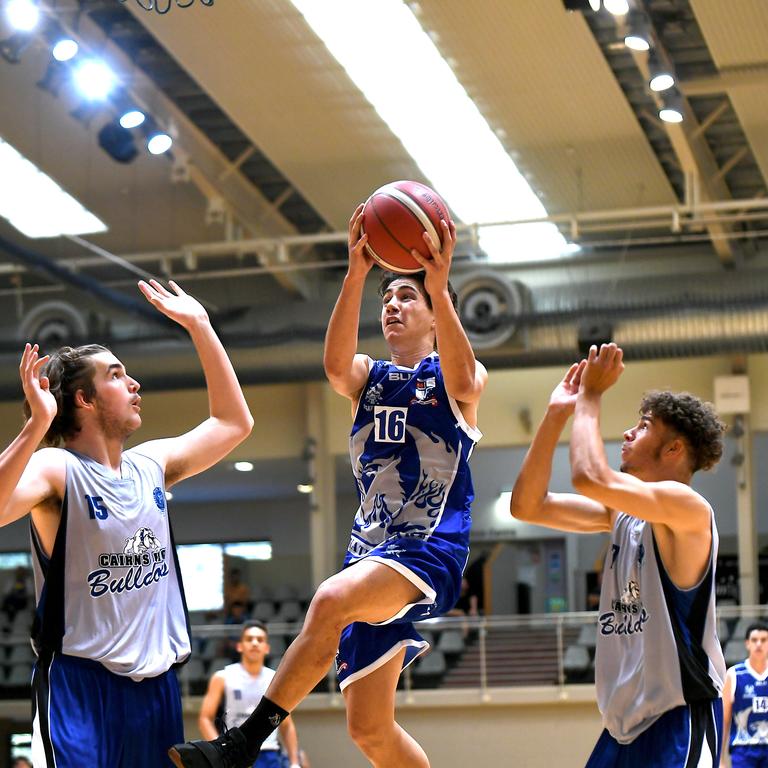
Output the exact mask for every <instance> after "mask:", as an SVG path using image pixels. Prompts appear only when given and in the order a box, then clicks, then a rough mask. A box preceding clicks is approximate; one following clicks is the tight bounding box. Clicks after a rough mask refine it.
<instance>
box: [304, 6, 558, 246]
mask: <svg viewBox="0 0 768 768" xmlns="http://www.w3.org/2000/svg"><path fill="white" fill-rule="evenodd" d="M291 2H293V4H294V6H295V7H296V8H297V9H298V10H299V11H300V13H301V14H302V15H303V16H304V18H305V19H306V20H307V23H308V24H309V25H310V26H311V27H312V29H313V30H314V31H315V33H316V34H317V35H318V36H319V37H320V38H321V39H322V40H323V42H324V43H325V45H326V46H327V47H328V49H329V51H330V52H331V53H332V54H333V56H335V58H336V59H337V60H338V61H339V63H340V64H341V66H342V67H344V69H345V70H346V72H347V74H348V75H349V76H350V78H351V79H352V80H353V81H354V83H355V84H356V85H357V87H358V88H360V90H361V91H362V92H363V94H364V95H365V97H366V98H367V99H368V100H369V101H370V102H371V104H372V105H373V107H374V108H375V109H376V111H377V112H378V113H379V115H380V116H381V117H382V119H383V120H384V121H385V122H386V123H387V125H388V126H389V128H390V129H391V130H392V132H393V133H394V134H395V135H396V136H397V137H398V138H399V139H400V141H401V142H402V144H403V146H404V147H405V149H406V150H407V151H408V152H409V154H410V155H411V156H412V157H413V159H414V160H415V161H416V163H417V164H418V166H419V168H420V169H421V170H422V172H423V173H424V175H425V176H426V177H427V178H428V179H430V182H431V183H432V184H433V185H434V186H435V189H436V190H437V191H438V192H439V193H440V195H441V196H442V197H444V198H445V199H446V200H447V202H448V204H449V205H450V206H451V208H452V209H453V210H454V211H455V213H456V214H457V215H458V216H459V217H460V218H461V219H462V220H464V221H466V222H492V221H509V220H512V219H528V218H538V217H544V216H546V215H547V212H546V210H545V208H544V206H543V205H542V203H541V201H540V200H539V199H538V197H536V195H535V194H534V192H533V190H532V189H531V187H530V185H529V184H528V182H527V181H526V180H525V178H524V177H523V176H522V174H521V173H520V171H519V170H518V169H517V167H516V166H515V163H514V162H513V160H512V158H511V157H510V156H509V154H507V152H506V150H505V149H504V147H503V146H502V144H501V142H500V141H499V139H498V137H497V136H496V134H495V133H494V132H493V131H492V130H491V128H490V127H489V125H488V123H487V122H486V120H485V118H484V117H483V116H482V115H481V114H480V112H479V111H478V109H477V107H476V105H475V103H474V102H473V101H472V100H471V99H470V98H469V96H468V95H467V93H466V91H465V90H464V88H463V87H462V85H461V84H460V83H459V81H458V80H457V79H456V76H455V75H454V73H453V71H452V70H451V68H450V67H449V66H448V64H447V62H446V61H445V59H443V57H442V56H441V55H440V52H439V51H438V50H437V48H436V46H435V44H434V43H433V42H432V40H431V39H430V37H429V35H427V34H426V33H425V32H424V30H423V29H422V27H421V25H420V24H419V22H418V20H417V19H416V17H415V16H414V15H413V13H412V12H411V10H410V9H409V8H408V7H407V6H406V5H405V4H404V3H403V2H402V0H323V2H317V0H291ZM366 30H373V31H374V32H373V33H372V34H366ZM480 244H481V246H482V248H483V249H484V250H485V251H486V253H487V254H488V257H489V259H490V260H492V261H511V260H526V261H527V260H530V259H537V258H542V259H545V258H554V257H557V256H560V255H561V254H562V253H564V252H566V251H567V250H568V246H567V244H566V241H565V238H563V236H562V235H561V234H560V232H559V231H558V230H557V228H556V227H555V226H554V224H527V225H517V226H511V227H509V226H508V227H483V228H481V229H480ZM571 250H572V248H571Z"/></svg>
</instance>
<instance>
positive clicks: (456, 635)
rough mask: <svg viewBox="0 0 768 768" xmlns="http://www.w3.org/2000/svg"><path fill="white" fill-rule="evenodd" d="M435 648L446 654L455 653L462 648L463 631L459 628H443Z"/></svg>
mask: <svg viewBox="0 0 768 768" xmlns="http://www.w3.org/2000/svg"><path fill="white" fill-rule="evenodd" d="M437 649H438V650H439V651H442V652H443V653H444V654H445V655H446V656H451V655H454V656H455V655H457V654H459V653H461V652H462V651H463V650H464V633H463V632H462V631H461V630H460V629H445V630H443V632H442V633H441V634H440V639H439V640H438V641H437Z"/></svg>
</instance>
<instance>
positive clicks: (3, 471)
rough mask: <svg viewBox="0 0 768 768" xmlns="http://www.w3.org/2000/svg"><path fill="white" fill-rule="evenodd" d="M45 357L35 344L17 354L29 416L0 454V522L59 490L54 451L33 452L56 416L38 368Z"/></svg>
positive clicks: (59, 474)
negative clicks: (19, 360)
mask: <svg viewBox="0 0 768 768" xmlns="http://www.w3.org/2000/svg"><path fill="white" fill-rule="evenodd" d="M47 360H48V357H47V356H45V357H41V356H40V353H39V349H38V346H37V344H35V345H34V346H31V345H30V344H27V345H26V346H25V348H24V353H23V355H22V356H21V364H20V365H19V374H20V376H21V383H22V387H23V389H24V396H25V398H26V402H27V404H28V407H29V418H28V419H27V422H26V423H25V424H24V427H23V428H22V430H21V432H20V433H19V435H18V436H17V437H16V439H15V440H14V441H13V442H12V443H11V444H10V445H9V446H8V447H7V448H6V449H5V450H4V451H3V452H2V454H0V526H1V525H7V524H8V523H12V522H13V521H14V520H18V519H19V518H20V517H23V516H24V515H26V514H27V513H28V512H29V511H30V510H31V509H32V508H33V507H35V506H37V505H38V504H40V503H41V502H42V501H44V500H45V499H47V498H49V497H50V496H51V495H53V494H54V493H57V492H58V493H61V492H62V490H63V477H64V471H63V464H62V462H60V461H57V460H56V456H55V452H53V451H47V450H43V451H40V452H38V453H35V451H36V450H37V448H38V446H39V445H40V443H41V441H42V440H43V438H44V437H45V434H46V432H47V431H48V429H49V427H50V426H51V423H52V422H53V420H54V418H55V417H56V412H57V405H56V398H55V397H54V396H53V395H52V394H51V392H50V391H49V388H48V379H47V378H46V377H45V376H41V375H40V369H41V368H42V367H43V365H44V364H45V363H46V362H47Z"/></svg>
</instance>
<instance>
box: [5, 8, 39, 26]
mask: <svg viewBox="0 0 768 768" xmlns="http://www.w3.org/2000/svg"><path fill="white" fill-rule="evenodd" d="M5 16H6V18H7V19H8V23H9V24H10V25H11V26H12V27H13V28H14V29H18V30H19V31H20V32H31V31H32V30H33V29H34V28H35V27H36V26H37V24H38V22H39V21H40V8H38V6H37V3H33V2H32V0H8V4H7V5H6V6H5Z"/></svg>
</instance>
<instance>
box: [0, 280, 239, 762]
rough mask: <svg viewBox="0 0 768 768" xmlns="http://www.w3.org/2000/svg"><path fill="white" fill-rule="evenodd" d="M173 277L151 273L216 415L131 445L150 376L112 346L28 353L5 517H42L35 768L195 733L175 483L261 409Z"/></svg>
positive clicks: (34, 528)
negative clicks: (144, 377)
mask: <svg viewBox="0 0 768 768" xmlns="http://www.w3.org/2000/svg"><path fill="white" fill-rule="evenodd" d="M170 286H171V290H167V289H166V288H164V287H163V286H162V285H160V284H159V283H157V282H155V281H150V283H149V284H148V283H145V282H143V281H142V282H140V283H139V288H140V289H141V291H142V293H143V294H144V296H145V297H146V298H147V300H148V301H149V302H150V303H151V304H153V305H154V306H155V307H156V308H157V309H158V310H159V311H160V312H162V313H163V314H165V315H166V316H167V317H169V318H170V319H171V320H174V321H175V322H177V323H178V324H179V325H181V326H182V327H183V328H185V329H186V330H187V331H188V332H189V334H190V336H191V338H192V341H193V343H194V345H195V348H196V349H197V352H198V354H199V356H200V360H201V363H202V366H203V371H204V373H205V377H206V382H207V384H208V401H209V407H210V415H209V417H208V418H207V419H206V420H205V421H204V422H203V423H202V424H200V425H199V426H197V427H195V428H194V429H193V430H191V431H190V432H187V433H186V434H184V435H181V436H179V437H174V438H167V439H163V440H153V441H151V442H147V443H143V444H141V445H139V446H137V447H135V448H132V449H131V450H129V451H124V450H123V446H124V443H125V441H126V440H127V439H128V437H129V436H130V435H131V434H132V433H133V432H135V431H136V430H137V429H138V428H139V426H140V425H141V415H140V414H141V397H140V396H139V383H138V382H137V381H136V380H135V379H133V378H131V377H130V376H129V375H128V374H127V372H126V370H125V368H124V367H123V365H122V363H121V362H120V361H119V360H118V359H117V358H116V357H115V356H114V355H113V354H112V353H111V352H110V351H109V350H108V349H106V348H105V347H102V346H99V345H88V346H84V347H78V348H74V349H73V348H71V347H64V348H62V349H60V350H58V351H57V352H55V353H53V354H52V355H51V356H50V357H48V356H43V357H41V356H40V353H39V350H38V347H37V345H34V346H31V345H30V344H27V345H26V347H25V350H24V354H23V356H22V359H21V366H20V373H21V380H22V385H23V389H24V395H25V397H26V401H25V412H26V415H27V422H26V424H25V425H24V428H23V429H22V431H21V433H20V434H19V436H18V437H17V438H16V439H15V440H14V441H13V442H12V443H11V445H10V446H9V447H8V448H6V450H5V451H3V453H2V455H0V524H2V525H5V524H7V523H10V522H12V521H14V520H17V519H19V518H21V517H23V516H24V515H26V514H30V518H31V520H30V531H31V538H32V551H33V561H34V571H35V589H36V594H37V610H36V617H35V622H34V627H33V644H34V646H35V650H36V652H37V655H38V660H37V663H36V665H35V669H34V674H33V679H32V693H33V713H34V723H33V744H32V747H33V761H34V766H35V768H54V766H55V768H83V766H98V768H135V766H138V765H141V766H142V768H165V766H168V765H169V764H170V763H169V760H168V757H167V754H166V750H167V747H168V743H169V742H170V741H172V740H174V739H177V738H179V737H180V736H181V735H182V733H183V720H182V715H181V699H180V695H179V687H178V683H177V680H176V675H175V671H174V670H173V667H174V665H177V664H180V663H183V662H184V661H186V659H187V658H188V656H189V653H190V639H189V626H188V621H187V615H186V606H185V603H184V592H183V588H182V584H181V577H180V572H179V565H178V560H177V558H176V552H175V548H174V543H173V534H172V532H171V526H170V522H169V516H168V509H167V505H166V494H165V492H166V488H169V487H170V486H172V485H173V484H174V483H177V482H178V481H180V480H183V479H184V478H185V477H189V476H191V475H194V474H197V473H198V472H202V471H203V470H204V469H207V468H208V467H210V466H211V465H213V464H215V463H216V462H217V461H219V460H220V459H221V458H223V457H224V456H226V455H227V454H228V453H229V452H230V451H231V450H232V449H233V448H234V447H235V446H236V445H237V444H238V443H240V442H241V441H242V440H244V439H245V438H246V437H247V436H248V434H249V433H250V431H251V428H252V425H253V419H252V418H251V414H250V412H249V410H248V406H247V404H246V402H245V398H244V397H243V393H242V391H241V389H240V385H239V384H238V381H237V378H236V376H235V372H234V370H233V368H232V365H231V363H230V361H229V359H228V357H227V354H226V352H225V351H224V348H223V347H222V345H221V342H220V341H219V339H218V338H217V337H216V334H215V333H214V331H213V329H212V327H211V324H210V322H209V319H208V315H207V313H206V312H205V309H204V308H203V307H202V306H201V305H200V303H199V302H197V301H196V300H195V299H194V298H192V297H191V296H189V295H188V294H186V293H185V292H184V291H183V290H182V289H181V288H179V286H177V285H176V284H175V283H173V282H171V283H170ZM41 442H43V443H44V444H45V445H47V446H50V447H45V448H42V449H40V450H36V449H37V448H38V446H39V444H40V443H41ZM62 444H63V445H62ZM60 446H61V447H60Z"/></svg>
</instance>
